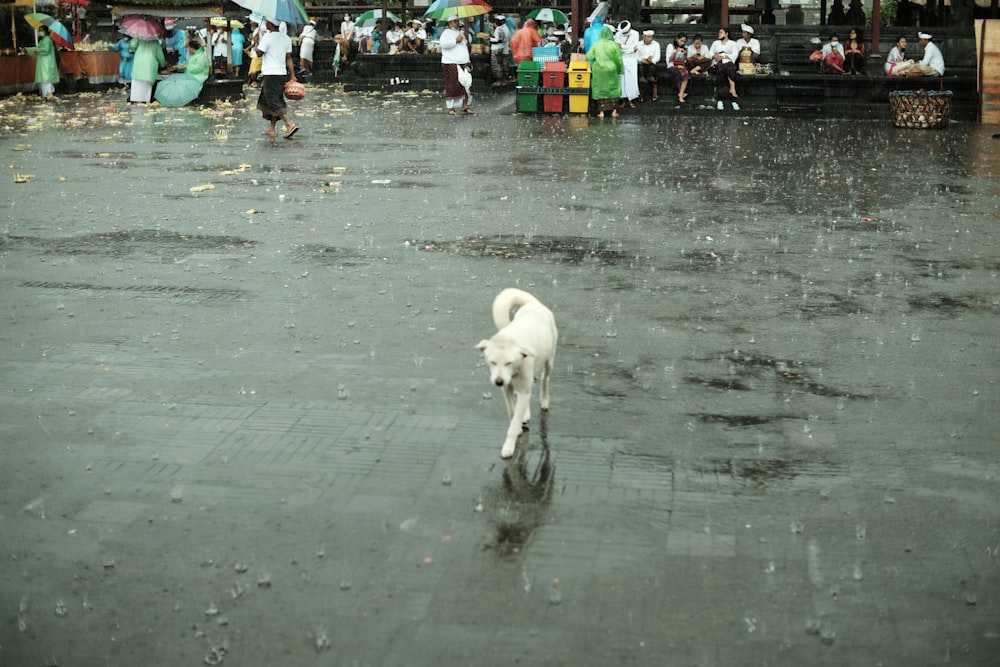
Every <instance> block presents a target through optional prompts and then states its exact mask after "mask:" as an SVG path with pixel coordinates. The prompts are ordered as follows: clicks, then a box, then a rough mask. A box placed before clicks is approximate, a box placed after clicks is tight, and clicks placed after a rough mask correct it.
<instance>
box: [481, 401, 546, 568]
mask: <svg viewBox="0 0 1000 667" xmlns="http://www.w3.org/2000/svg"><path fill="white" fill-rule="evenodd" d="M547 422H548V413H547V412H543V413H542V417H541V420H540V429H539V432H540V435H541V440H542V447H541V449H540V450H535V451H529V450H528V437H529V435H528V432H527V431H525V432H524V433H522V434H521V438H520V440H521V442H519V443H518V447H517V455H516V456H515V457H514V459H513V460H511V461H510V462H508V463H507V465H506V467H505V468H504V471H503V491H502V492H501V494H500V497H498V498H497V499H496V502H497V505H498V506H502V509H503V511H502V512H501V516H500V518H498V520H497V522H496V541H495V542H494V543H492V544H489V545H487V546H486V548H487V549H493V550H494V551H496V553H497V555H498V556H500V557H502V558H506V557H509V556H516V555H517V554H518V553H520V551H521V548H522V547H523V546H524V545H525V544H527V542H528V540H529V539H530V538H531V535H532V533H534V532H535V529H536V528H538V527H539V526H540V525H542V520H543V518H544V514H545V509H546V507H547V506H548V504H549V503H550V502H552V489H553V487H554V479H555V472H556V468H555V464H554V463H553V462H552V453H551V451H550V450H549V443H548V423H547ZM536 455H537V458H538V460H537V462H535V461H534V459H535V458H536Z"/></svg>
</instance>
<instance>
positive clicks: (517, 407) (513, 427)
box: [500, 391, 531, 459]
mask: <svg viewBox="0 0 1000 667" xmlns="http://www.w3.org/2000/svg"><path fill="white" fill-rule="evenodd" d="M530 407H531V392H520V391H515V392H514V414H513V415H512V416H511V418H510V424H509V425H508V426H507V439H506V440H504V442H503V447H502V448H501V449H500V458H503V459H509V458H510V457H512V456H514V449H515V448H516V447H517V437H518V436H519V435H521V431H523V430H524V423H525V422H526V421H528V416H529V412H528V411H529V408H530Z"/></svg>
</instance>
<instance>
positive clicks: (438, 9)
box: [424, 0, 493, 20]
mask: <svg viewBox="0 0 1000 667" xmlns="http://www.w3.org/2000/svg"><path fill="white" fill-rule="evenodd" d="M491 11H493V8H492V7H490V6H489V5H488V4H486V3H485V2H484V1H483V0H434V2H432V3H431V6H430V7H428V8H427V11H426V12H424V18H425V19H438V20H441V19H445V18H448V16H449V15H451V14H458V18H460V19H467V18H469V17H470V16H479V15H480V14H489V13H490V12H491Z"/></svg>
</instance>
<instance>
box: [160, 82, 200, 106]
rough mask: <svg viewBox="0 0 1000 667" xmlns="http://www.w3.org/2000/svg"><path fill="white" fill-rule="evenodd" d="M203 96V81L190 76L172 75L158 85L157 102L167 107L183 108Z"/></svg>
mask: <svg viewBox="0 0 1000 667" xmlns="http://www.w3.org/2000/svg"><path fill="white" fill-rule="evenodd" d="M199 94H201V81H199V80H198V79H196V78H194V77H193V76H191V75H190V74H171V75H170V76H168V77H167V78H166V79H164V80H163V81H160V82H159V83H157V84H156V95H155V97H156V101H157V102H159V103H160V104H162V105H163V106H165V107H182V106H184V105H185V104H188V103H189V102H192V101H193V100H194V99H195V98H197V97H198V95H199Z"/></svg>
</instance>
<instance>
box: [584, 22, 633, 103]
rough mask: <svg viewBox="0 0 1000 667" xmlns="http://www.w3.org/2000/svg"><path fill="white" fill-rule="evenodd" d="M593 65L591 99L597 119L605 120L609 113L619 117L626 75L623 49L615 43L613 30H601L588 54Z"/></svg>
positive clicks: (588, 58) (607, 28)
mask: <svg viewBox="0 0 1000 667" xmlns="http://www.w3.org/2000/svg"><path fill="white" fill-rule="evenodd" d="M587 60H589V61H590V62H591V63H592V66H591V76H590V97H591V99H592V100H594V103H595V104H596V105H597V117H598V118H604V114H605V112H607V111H610V112H611V117H612V118H617V117H618V108H617V106H618V98H619V97H621V96H622V83H621V76H622V74H624V73H625V63H624V62H622V48H621V46H619V45H618V43H617V42H615V40H614V38H613V36H612V32H611V28H609V27H608V26H604V27H603V28H601V36H600V38H599V39H598V40H597V41H596V42H595V43H594V45H593V46H592V47H590V51H588V52H587Z"/></svg>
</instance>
